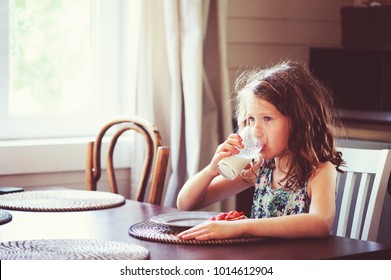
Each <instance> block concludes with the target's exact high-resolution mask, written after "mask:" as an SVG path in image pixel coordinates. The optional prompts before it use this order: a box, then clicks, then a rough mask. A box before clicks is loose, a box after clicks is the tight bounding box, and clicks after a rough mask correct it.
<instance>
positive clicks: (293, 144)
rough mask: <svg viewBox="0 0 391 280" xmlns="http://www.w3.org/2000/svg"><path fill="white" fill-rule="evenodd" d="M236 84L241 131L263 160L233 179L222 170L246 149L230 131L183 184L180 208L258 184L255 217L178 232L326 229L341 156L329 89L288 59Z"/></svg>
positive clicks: (217, 234) (203, 235)
mask: <svg viewBox="0 0 391 280" xmlns="http://www.w3.org/2000/svg"><path fill="white" fill-rule="evenodd" d="M235 90H236V92H237V93H238V95H237V110H236V119H237V121H238V126H239V129H241V128H243V127H244V126H250V127H251V129H252V131H253V133H254V134H255V135H256V136H257V137H258V139H259V142H260V143H261V144H262V145H263V148H262V150H261V152H260V160H259V161H256V162H254V163H253V164H252V165H251V166H250V167H249V168H247V169H245V170H244V171H243V172H242V174H241V176H238V177H237V178H236V179H234V180H232V181H231V180H228V179H225V178H224V177H222V176H221V175H219V174H218V169H217V164H218V162H219V161H220V160H221V159H222V158H224V157H227V156H231V155H233V154H237V153H239V150H240V149H241V148H243V145H242V142H241V141H242V139H241V138H240V136H239V134H231V135H230V136H229V137H228V139H227V140H226V141H225V142H224V143H222V144H221V145H219V146H218V147H217V150H216V153H215V155H214V157H213V159H212V161H211V162H210V164H209V165H208V166H206V167H205V168H204V169H203V170H201V171H200V172H199V173H197V174H196V175H195V176H194V177H192V178H190V179H189V180H188V181H187V182H186V183H185V185H184V186H183V188H182V189H181V191H180V192H179V194H178V198H177V206H178V208H179V209H181V210H195V209H199V208H202V207H205V206H207V205H210V204H212V203H215V202H217V201H220V200H223V199H225V198H227V197H229V196H231V195H234V194H236V193H238V192H240V191H243V190H244V189H246V188H249V187H250V186H254V185H255V192H254V199H253V205H252V211H251V219H242V220H237V221H230V222H227V221H207V222H204V223H202V224H200V225H198V226H196V227H193V228H191V229H189V230H186V231H183V232H181V233H180V234H179V235H178V237H180V238H182V239H197V240H207V239H221V238H233V237H239V236H242V235H245V234H248V235H254V236H265V237H266V236H267V237H283V238H295V237H323V236H327V235H329V234H330V231H331V229H332V226H333V222H334V216H335V199H336V198H335V192H336V175H337V171H340V170H339V166H340V165H341V164H342V162H343V161H342V158H341V153H340V152H337V151H336V148H335V143H334V134H333V131H332V129H333V127H334V119H333V117H334V112H333V103H332V99H331V93H330V92H329V91H328V90H327V89H326V88H325V87H324V86H323V85H322V84H321V83H320V82H319V81H318V80H317V79H315V78H314V77H313V76H312V75H311V73H310V72H309V71H308V69H307V68H306V67H305V66H304V65H302V64H301V63H297V62H289V61H288V62H283V63H280V64H277V65H275V66H274V67H271V68H269V69H264V70H260V69H256V70H251V71H247V72H245V73H244V74H242V75H241V76H240V77H239V79H238V81H237V84H236V88H235Z"/></svg>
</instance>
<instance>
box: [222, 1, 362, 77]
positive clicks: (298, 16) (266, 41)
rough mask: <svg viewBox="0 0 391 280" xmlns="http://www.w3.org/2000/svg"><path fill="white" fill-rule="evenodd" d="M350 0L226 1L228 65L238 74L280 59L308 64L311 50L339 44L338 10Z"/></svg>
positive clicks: (233, 73) (233, 75)
mask: <svg viewBox="0 0 391 280" xmlns="http://www.w3.org/2000/svg"><path fill="white" fill-rule="evenodd" d="M353 3H354V1H353V0H290V1H286V0H229V4H228V16H229V19H228V64H229V71H230V81H231V84H233V82H234V80H235V77H236V76H237V71H238V69H240V68H243V67H246V66H254V65H257V66H265V65H268V64H270V63H272V62H273V61H279V60H281V59H286V58H290V59H300V60H302V61H304V62H308V59H309V48H310V47H335V46H340V45H341V28H340V8H341V7H342V6H349V5H352V4H353Z"/></svg>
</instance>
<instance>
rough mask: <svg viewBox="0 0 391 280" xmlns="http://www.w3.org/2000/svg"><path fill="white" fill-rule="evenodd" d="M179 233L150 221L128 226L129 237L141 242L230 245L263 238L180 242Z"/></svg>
mask: <svg viewBox="0 0 391 280" xmlns="http://www.w3.org/2000/svg"><path fill="white" fill-rule="evenodd" d="M180 231H181V230H180V229H177V228H171V227H170V226H167V225H162V224H157V223H154V222H151V221H145V222H141V223H137V224H134V225H132V226H130V228H129V231H128V232H129V234H130V235H131V236H133V237H136V238H139V239H143V240H149V241H156V242H163V243H175V244H189V245H232V244H243V243H251V242H258V241H261V240H264V238H261V237H255V236H243V237H239V238H229V239H213V240H194V239H191V240H182V239H180V238H178V237H177V234H178V233H179V232H180Z"/></svg>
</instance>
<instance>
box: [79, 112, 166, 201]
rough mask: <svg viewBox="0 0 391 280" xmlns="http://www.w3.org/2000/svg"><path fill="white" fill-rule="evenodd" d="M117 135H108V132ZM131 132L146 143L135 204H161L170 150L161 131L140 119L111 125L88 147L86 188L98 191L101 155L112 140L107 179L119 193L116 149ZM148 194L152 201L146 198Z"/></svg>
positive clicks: (136, 117) (117, 121)
mask: <svg viewBox="0 0 391 280" xmlns="http://www.w3.org/2000/svg"><path fill="white" fill-rule="evenodd" d="M109 129H110V131H113V130H114V131H115V132H114V133H107V132H108V131H109ZM127 131H134V132H136V133H138V135H141V136H142V139H144V140H145V158H144V162H143V163H140V164H142V169H141V176H140V180H139V184H138V189H137V194H136V197H135V200H137V201H147V202H149V203H152V204H158V205H159V204H161V199H162V195H163V189H164V183H165V177H166V171H167V166H168V160H169V153H170V150H169V148H168V147H167V146H163V144H162V139H161V136H160V133H159V131H158V129H157V128H156V127H155V126H153V125H152V124H151V123H149V122H148V121H147V120H145V119H143V118H141V117H138V116H126V117H120V118H118V119H115V120H112V121H109V122H108V123H106V124H105V125H104V126H103V127H102V129H101V130H100V132H99V134H98V136H97V137H96V139H95V141H93V142H89V143H88V146H87V167H86V188H87V190H91V191H96V190H97V184H98V181H99V179H100V177H101V173H102V168H101V153H102V141H103V138H104V137H106V138H109V150H108V154H107V160H106V165H107V177H108V181H109V185H110V191H111V192H113V193H118V187H117V181H116V177H115V168H114V161H113V154H114V148H115V146H116V144H117V140H118V138H119V137H120V136H121V135H123V134H124V133H125V132H127ZM106 138H105V139H106ZM147 190H149V197H148V199H147V198H146V193H147Z"/></svg>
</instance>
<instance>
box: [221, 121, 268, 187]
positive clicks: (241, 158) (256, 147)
mask: <svg viewBox="0 0 391 280" xmlns="http://www.w3.org/2000/svg"><path fill="white" fill-rule="evenodd" d="M240 137H242V139H243V142H242V143H243V145H244V148H243V149H241V150H240V152H239V154H235V155H232V156H229V157H225V158H223V159H222V160H220V162H219V163H218V165H217V168H218V170H219V173H220V174H221V175H222V176H223V177H225V178H227V179H229V180H234V179H235V178H236V177H237V176H238V175H239V174H240V173H241V172H242V170H243V169H244V168H245V167H246V165H247V164H249V163H250V162H251V160H252V159H253V158H255V157H256V156H257V155H258V154H259V152H260V151H261V149H262V145H261V144H260V143H259V141H258V138H257V137H254V136H253V135H252V132H251V128H250V127H249V126H246V127H244V128H243V130H242V131H241V132H240Z"/></svg>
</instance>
